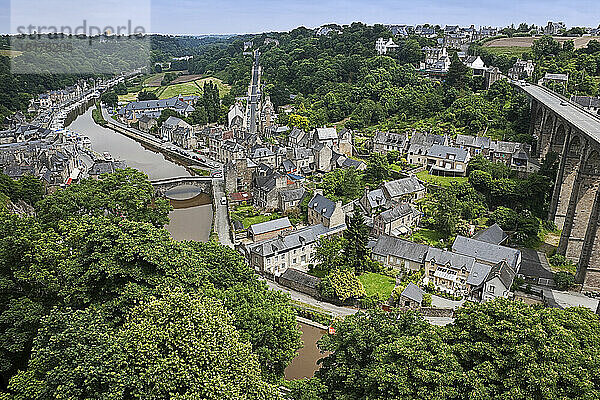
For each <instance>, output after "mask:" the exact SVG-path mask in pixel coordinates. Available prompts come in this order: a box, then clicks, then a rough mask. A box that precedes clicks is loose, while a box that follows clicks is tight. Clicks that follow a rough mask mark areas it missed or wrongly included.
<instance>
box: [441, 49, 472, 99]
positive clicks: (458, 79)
mask: <svg viewBox="0 0 600 400" xmlns="http://www.w3.org/2000/svg"><path fill="white" fill-rule="evenodd" d="M471 76H472V72H471V70H470V69H469V67H467V66H466V65H465V64H463V62H462V61H460V59H459V58H458V54H457V53H453V54H452V56H451V58H450V68H449V69H448V74H447V75H446V83H447V84H448V85H449V86H451V87H453V88H456V89H459V90H463V89H466V88H468V86H469V85H470V83H471Z"/></svg>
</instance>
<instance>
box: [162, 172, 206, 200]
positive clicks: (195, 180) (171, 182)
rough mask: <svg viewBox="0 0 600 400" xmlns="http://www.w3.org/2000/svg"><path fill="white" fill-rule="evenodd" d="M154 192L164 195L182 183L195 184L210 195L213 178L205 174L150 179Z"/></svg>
mask: <svg viewBox="0 0 600 400" xmlns="http://www.w3.org/2000/svg"><path fill="white" fill-rule="evenodd" d="M150 183H151V184H152V186H153V187H154V190H155V191H156V193H158V194H160V195H162V196H164V194H165V193H166V192H168V191H169V190H171V189H173V188H176V187H178V186H182V185H188V186H195V187H198V188H200V189H201V190H202V192H203V193H206V194H209V195H212V193H213V179H212V178H210V177H206V176H182V177H177V178H166V179H157V180H153V181H150Z"/></svg>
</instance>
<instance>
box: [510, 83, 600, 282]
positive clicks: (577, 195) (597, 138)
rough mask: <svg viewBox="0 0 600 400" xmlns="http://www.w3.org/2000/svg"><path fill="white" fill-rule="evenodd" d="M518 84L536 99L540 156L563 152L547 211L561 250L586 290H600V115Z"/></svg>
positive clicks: (534, 128) (537, 151)
mask: <svg viewBox="0 0 600 400" xmlns="http://www.w3.org/2000/svg"><path fill="white" fill-rule="evenodd" d="M516 86H517V87H518V88H520V89H521V90H522V91H523V92H525V93H526V94H527V95H528V96H529V98H530V99H531V124H530V133H531V134H532V135H533V136H534V137H535V138H536V139H537V143H536V146H534V147H535V148H536V149H535V151H534V153H535V154H534V155H535V157H536V158H537V159H538V160H539V161H541V160H542V159H543V158H544V157H545V156H546V154H548V152H550V151H552V152H555V153H557V154H558V155H559V168H558V174H557V177H556V185H555V188H554V193H553V194H552V200H551V202H550V210H549V215H548V217H549V219H550V220H553V221H554V222H555V223H556V225H557V226H558V228H560V229H562V234H561V238H560V243H559V245H558V252H559V253H560V254H563V255H565V256H566V257H567V258H568V259H569V260H571V261H573V262H576V263H577V265H578V267H577V276H576V281H577V282H578V283H581V284H582V285H583V290H592V291H600V229H599V226H598V225H599V222H600V221H599V218H600V189H599V188H600V117H598V116H596V115H594V114H591V113H589V112H587V111H586V110H584V109H583V108H580V107H579V106H577V105H575V104H574V103H571V102H570V101H568V100H567V99H565V98H564V97H562V96H560V95H558V94H555V93H554V92H551V91H550V90H548V89H546V88H543V87H540V86H537V85H530V84H516Z"/></svg>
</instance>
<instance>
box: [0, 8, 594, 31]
mask: <svg viewBox="0 0 600 400" xmlns="http://www.w3.org/2000/svg"><path fill="white" fill-rule="evenodd" d="M11 3H12V5H13V7H12V8H11ZM0 7H1V9H2V10H5V12H4V13H2V14H0V32H2V33H3V34H7V33H15V32H16V31H14V24H15V19H19V20H20V21H23V20H26V21H27V23H33V24H34V25H37V26H43V25H48V24H58V23H59V22H60V23H61V24H69V25H74V24H80V23H81V21H82V20H84V19H85V20H94V19H95V20H102V21H103V22H105V23H106V22H107V21H110V22H112V23H115V24H117V23H121V21H123V20H127V19H128V18H129V19H136V18H137V19H138V20H137V21H140V20H141V21H142V22H143V23H142V24H143V25H144V26H145V27H146V28H147V30H146V31H147V32H148V33H154V34H164V35H176V36H221V35H246V34H261V33H266V32H287V31H290V30H292V29H295V28H298V27H301V26H304V27H307V28H315V27H319V26H322V25H327V24H338V25H349V24H351V23H352V22H362V23H365V24H367V25H374V24H384V25H387V24H405V25H418V24H426V23H429V24H432V25H440V26H445V25H460V26H470V25H472V24H473V25H475V26H478V27H479V26H494V27H499V28H502V27H506V26H509V25H511V24H515V25H516V26H518V25H519V24H520V23H522V22H526V23H528V24H529V25H531V24H535V25H538V26H545V25H546V23H547V22H548V21H554V22H564V23H565V24H566V25H567V26H568V27H572V26H587V27H593V28H596V27H598V25H599V24H600V2H598V1H594V0H573V1H570V2H568V3H567V2H563V1H556V0H549V1H541V0H524V1H514V0H513V1H512V2H497V1H491V0H481V1H477V2H475V1H472V0H445V1H443V0H430V1H427V2H425V1H410V2H409V1H393V0H373V1H369V2H366V1H359V0H346V1H341V0H320V1H314V0H305V1H302V2H300V1H293V0H290V1H288V2H286V3H281V2H277V1H274V0H257V1H255V2H252V3H239V2H232V1H226V0H224V1H220V2H210V1H198V0H174V1H167V0H133V1H131V2H128V3H125V4H123V3H122V2H118V1H117V0H103V1H97V0H81V1H80V2H78V3H77V5H76V6H75V5H74V3H72V2H71V1H67V0H54V1H51V2H48V3H39V2H38V1H37V0H36V1H34V0H13V1H12V2H11V1H10V0H0ZM98 10H100V11H98ZM115 10H117V11H115ZM98 15H99V16H98ZM83 16H87V17H89V18H85V17H83ZM11 18H12V20H11ZM137 21H136V22H137ZM11 22H12V25H13V26H11ZM11 31H12V32H11Z"/></svg>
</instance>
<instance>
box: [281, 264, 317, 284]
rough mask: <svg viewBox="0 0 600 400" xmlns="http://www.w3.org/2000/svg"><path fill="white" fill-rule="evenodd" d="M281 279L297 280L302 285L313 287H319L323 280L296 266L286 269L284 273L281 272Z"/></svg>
mask: <svg viewBox="0 0 600 400" xmlns="http://www.w3.org/2000/svg"><path fill="white" fill-rule="evenodd" d="M280 279H287V280H288V281H292V282H296V283H298V284H300V285H302V286H307V287H310V288H313V289H316V288H318V287H319V284H320V283H321V280H320V279H319V278H317V277H316V276H312V275H309V274H307V273H304V272H302V271H298V270H297V269H294V268H288V269H286V270H285V271H284V272H283V274H281V277H280Z"/></svg>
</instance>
